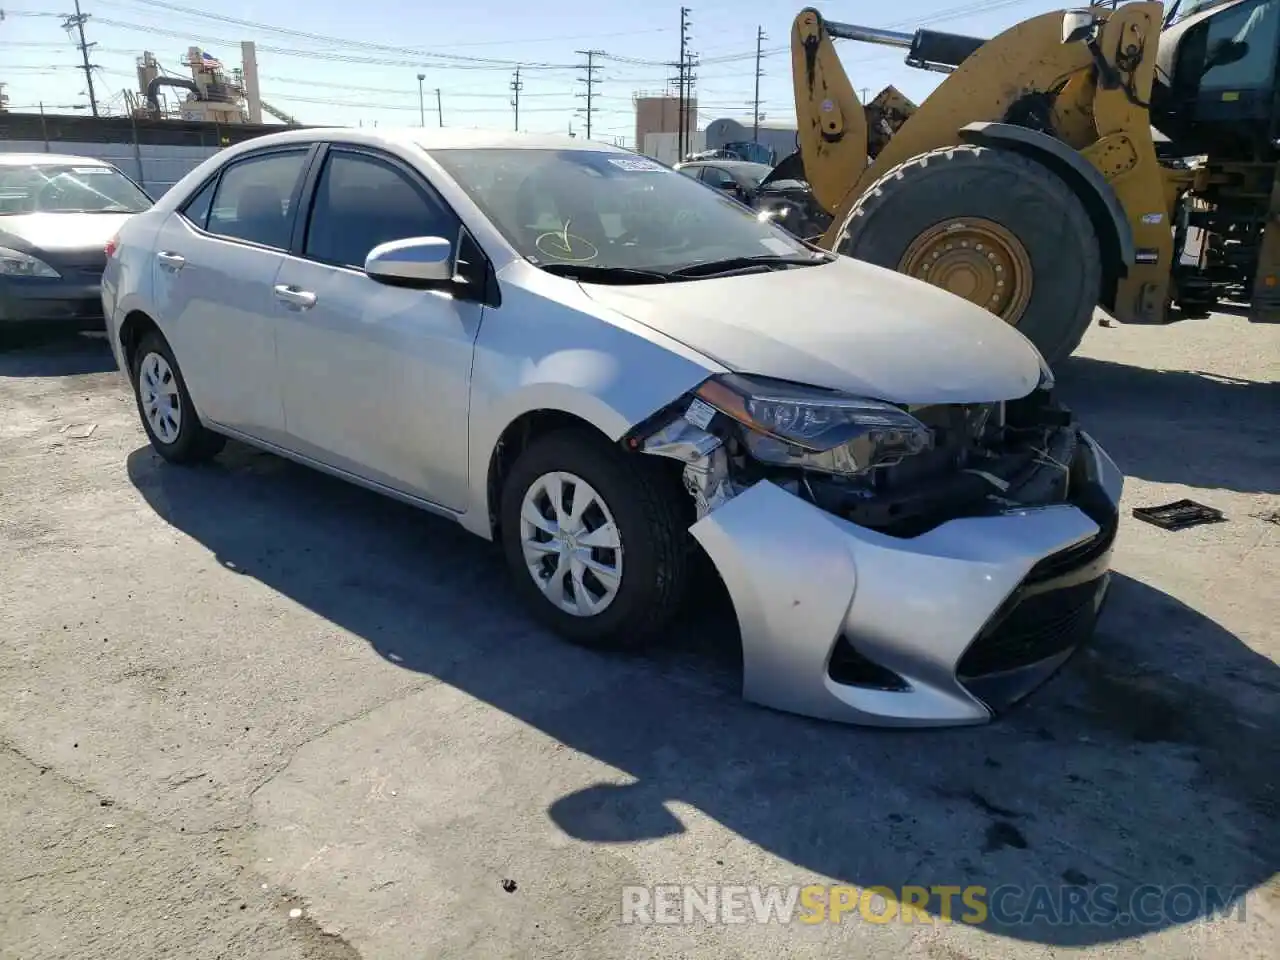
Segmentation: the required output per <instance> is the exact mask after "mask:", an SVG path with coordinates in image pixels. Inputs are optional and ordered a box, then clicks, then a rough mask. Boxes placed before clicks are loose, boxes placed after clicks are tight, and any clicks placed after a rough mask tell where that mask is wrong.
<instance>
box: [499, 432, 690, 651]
mask: <svg viewBox="0 0 1280 960" xmlns="http://www.w3.org/2000/svg"><path fill="white" fill-rule="evenodd" d="M651 459H653V458H649V457H645V456H637V455H636V454H629V453H626V452H624V451H622V450H620V449H619V448H617V447H615V446H614V445H613V444H611V443H609V442H608V441H607V440H606V439H604V438H603V437H600V436H598V435H595V434H593V433H592V432H591V431H590V430H588V429H585V428H582V429H578V428H567V429H562V430H557V431H555V432H553V433H548V434H546V435H544V436H542V437H539V438H538V439H536V440H534V441H533V442H532V443H531V444H530V445H529V446H528V447H527V448H526V449H525V450H524V451H523V452H522V453H521V454H520V456H519V458H518V459H517V460H516V462H515V463H514V464H513V465H512V468H511V471H510V472H509V473H508V475H507V477H506V479H505V481H504V483H503V487H502V495H501V505H500V514H499V516H500V521H501V522H500V537H501V541H502V548H503V553H504V555H505V557H506V560H507V565H508V567H509V568H510V570H511V575H512V578H513V579H514V580H515V586H516V590H517V592H518V593H519V594H520V596H521V597H522V599H523V600H524V602H525V603H527V604H528V606H529V608H530V610H531V611H532V613H533V614H534V615H535V616H536V617H537V618H538V619H539V620H540V621H542V622H543V623H545V624H546V625H547V626H549V627H550V628H551V629H553V630H555V631H556V632H557V633H559V634H560V635H561V636H562V637H564V638H565V639H567V640H569V641H571V642H573V643H576V644H579V645H581V646H585V647H593V648H599V649H606V648H614V649H619V648H635V647H639V646H641V645H642V644H644V643H645V642H646V641H648V640H651V639H652V638H653V637H654V636H655V635H657V634H658V633H659V632H660V631H661V630H662V629H663V627H665V626H666V625H667V624H668V623H670V621H671V619H672V618H673V617H674V616H675V614H676V612H677V611H678V609H679V607H680V602H681V600H682V599H683V597H684V593H685V590H686V587H687V584H688V579H689V570H690V564H689V561H690V553H691V551H690V547H689V542H690V538H689V534H688V528H689V524H690V523H691V522H692V500H691V499H689V498H688V497H687V495H685V494H684V492H683V490H682V489H681V488H680V486H679V485H678V484H677V483H675V482H673V481H672V478H671V476H670V474H667V473H663V472H661V471H660V469H659V468H660V467H661V466H662V464H660V463H658V462H657V461H656V460H655V461H654V462H653V463H649V462H647V461H649V460H651ZM555 471H563V472H567V473H571V474H574V475H575V476H577V477H579V478H581V479H582V480H583V481H585V482H586V483H588V484H589V485H590V486H591V487H592V488H594V490H595V491H596V493H597V494H598V495H599V497H600V499H602V500H603V501H604V503H605V504H606V505H607V507H608V509H609V512H610V513H611V514H612V515H613V520H614V522H615V524H616V526H617V529H618V535H619V540H620V542H621V545H622V558H623V559H622V564H621V577H620V580H619V586H618V588H617V593H616V595H615V596H614V599H613V601H612V602H611V603H610V604H609V605H608V606H607V607H605V608H604V609H603V610H602V611H601V612H600V613H597V614H594V615H591V616H575V615H573V614H570V613H567V612H565V611H563V610H561V609H560V608H559V607H557V606H556V605H555V604H554V603H552V602H551V601H550V600H549V599H548V598H547V596H546V595H545V594H544V593H543V592H542V590H541V589H540V587H539V586H538V585H537V584H536V583H535V582H534V579H533V575H532V574H531V572H530V570H529V568H528V567H527V566H526V563H525V558H524V549H523V545H522V530H521V519H520V511H521V506H522V504H523V502H524V497H525V494H526V493H527V492H528V491H529V489H530V488H531V487H532V486H533V485H534V484H535V483H536V482H537V481H538V480H539V479H540V478H541V477H543V476H544V475H546V474H548V473H552V472H555Z"/></svg>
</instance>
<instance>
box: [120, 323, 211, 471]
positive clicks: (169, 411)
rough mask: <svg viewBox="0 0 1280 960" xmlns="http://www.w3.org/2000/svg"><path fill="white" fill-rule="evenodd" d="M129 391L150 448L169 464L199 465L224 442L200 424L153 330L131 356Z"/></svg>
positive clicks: (164, 346) (167, 350) (165, 345)
mask: <svg viewBox="0 0 1280 960" xmlns="http://www.w3.org/2000/svg"><path fill="white" fill-rule="evenodd" d="M132 368H133V391H134V396H135V397H136V398H137V402H138V415H139V416H140V417H141V418H142V427H143V429H144V430H146V432H147V439H148V440H150V441H151V447H152V449H154V450H155V451H156V453H158V454H160V456H162V457H164V458H165V459H166V460H168V461H170V462H171V463H182V464H187V463H201V462H203V461H205V460H209V459H211V458H213V457H215V456H217V454H218V451H220V450H221V449H222V447H223V445H224V444H225V443H226V438H225V437H223V436H222V435H221V434H217V433H214V432H213V431H212V430H209V429H208V428H206V427H205V425H204V424H203V423H201V422H200V418H199V417H198V416H197V415H196V410H195V407H194V406H192V403H191V396H190V395H189V394H188V393H187V384H186V381H185V380H183V379H182V371H181V370H180V369H179V368H178V361H177V360H176V359H174V356H173V350H172V349H170V347H169V344H168V342H167V341H166V340H165V338H164V337H162V336H161V335H160V333H159V332H158V331H156V330H152V331H150V332H149V333H147V334H146V335H145V336H143V338H142V340H141V341H140V342H139V343H138V347H137V349H136V350H134V352H133V357H132Z"/></svg>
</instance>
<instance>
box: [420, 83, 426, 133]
mask: <svg viewBox="0 0 1280 960" xmlns="http://www.w3.org/2000/svg"><path fill="white" fill-rule="evenodd" d="M425 79H427V75H426V74H425V73H420V74H418V126H420V127H425V126H426V125H427V106H426V102H425V101H424V100H423V99H422V81H423V80H425Z"/></svg>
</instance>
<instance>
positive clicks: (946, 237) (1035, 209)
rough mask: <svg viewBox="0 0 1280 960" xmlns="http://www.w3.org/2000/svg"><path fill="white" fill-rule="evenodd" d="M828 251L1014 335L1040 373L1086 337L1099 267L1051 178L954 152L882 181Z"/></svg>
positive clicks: (1031, 165)
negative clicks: (965, 304)
mask: <svg viewBox="0 0 1280 960" xmlns="http://www.w3.org/2000/svg"><path fill="white" fill-rule="evenodd" d="M836 249H837V250H838V251H839V252H840V253H843V254H845V255H847V256H850V257H856V258H857V259H859V260H866V261H868V262H870V263H874V264H877V265H879V266H882V267H889V268H890V269H893V270H896V271H898V272H899V273H905V274H908V275H909V276H913V277H916V278H918V279H921V280H925V281H927V282H929V283H931V284H933V285H934V286H937V287H941V288H942V289H944V290H948V291H949V292H951V293H954V294H956V295H957V296H961V297H964V298H965V299H966V300H969V301H970V302H971V303H976V304H978V305H979V306H981V307H984V308H986V309H987V310H990V311H991V312H992V313H994V314H996V315H997V316H999V317H1001V318H1002V319H1003V320H1005V321H1006V322H1007V323H1010V324H1012V325H1014V326H1016V327H1017V328H1018V329H1019V330H1020V331H1021V332H1022V333H1023V334H1025V335H1026V336H1027V338H1028V339H1030V340H1031V341H1032V342H1033V343H1034V344H1035V345H1036V346H1037V347H1038V348H1039V349H1040V352H1041V353H1042V354H1044V356H1045V359H1046V360H1048V361H1049V362H1050V363H1055V362H1057V361H1059V360H1062V359H1064V358H1065V357H1067V356H1070V354H1071V353H1072V351H1074V350H1075V348H1076V347H1077V346H1079V344H1080V340H1081V338H1082V337H1083V336H1084V334H1085V332H1086V331H1087V330H1088V329H1089V324H1090V321H1091V320H1092V318H1093V311H1094V307H1095V306H1096V305H1097V302H1098V296H1099V294H1100V292H1101V287H1102V260H1101V253H1100V249H1099V244H1098V239H1097V236H1096V234H1095V233H1094V229H1093V224H1092V222H1091V221H1090V219H1089V214H1088V212H1087V211H1086V210H1085V208H1084V205H1083V204H1082V203H1081V202H1080V200H1079V198H1078V197H1077V196H1076V195H1075V193H1074V192H1073V191H1072V190H1071V188H1070V187H1069V186H1068V185H1067V184H1066V183H1065V182H1064V181H1063V180H1062V178H1060V177H1059V176H1057V175H1056V174H1054V173H1053V172H1052V171H1051V170H1049V169H1048V168H1046V167H1045V166H1044V165H1043V164H1040V163H1037V162H1036V161H1034V160H1030V159H1027V158H1026V157H1022V156H1019V155H1018V154H1016V153H1012V152H1010V151H1008V150H993V149H991V148H989V147H979V146H972V145H961V146H954V147H947V148H945V149H942V150H934V151H931V152H929V153H923V154H921V155H920V156H918V157H914V158H912V159H911V160H908V161H907V162H906V163H903V164H900V165H899V166H897V167H895V168H893V169H892V170H890V171H889V172H888V173H887V174H885V175H884V176H883V177H881V178H880V179H879V180H878V181H877V182H876V183H875V184H873V185H872V187H871V189H870V190H868V191H867V192H866V193H865V194H864V195H863V196H862V197H860V198H859V200H858V202H857V203H856V204H855V205H854V207H853V209H852V210H851V211H850V212H849V215H848V217H847V218H846V219H845V222H844V225H843V227H842V229H841V232H840V236H839V239H838V241H837V244H836Z"/></svg>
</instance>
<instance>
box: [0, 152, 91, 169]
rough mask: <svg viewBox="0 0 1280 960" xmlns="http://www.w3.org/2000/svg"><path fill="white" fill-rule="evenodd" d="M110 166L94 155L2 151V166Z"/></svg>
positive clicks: (0, 156)
mask: <svg viewBox="0 0 1280 960" xmlns="http://www.w3.org/2000/svg"><path fill="white" fill-rule="evenodd" d="M67 164H75V165H76V166H77V167H110V166H112V164H110V163H108V162H107V161H105V160H98V159H95V158H94V157H77V156H75V155H74V154H69V153H0V166H4V167H18V166H21V167H45V166H49V167H65V166H66V165H67Z"/></svg>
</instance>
